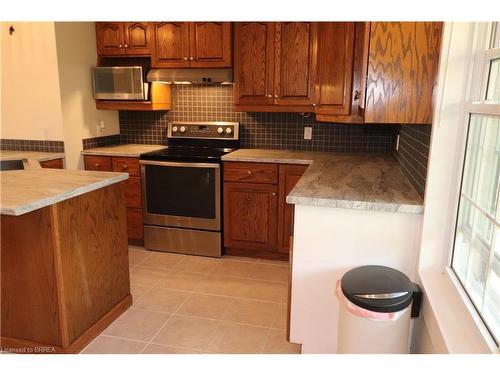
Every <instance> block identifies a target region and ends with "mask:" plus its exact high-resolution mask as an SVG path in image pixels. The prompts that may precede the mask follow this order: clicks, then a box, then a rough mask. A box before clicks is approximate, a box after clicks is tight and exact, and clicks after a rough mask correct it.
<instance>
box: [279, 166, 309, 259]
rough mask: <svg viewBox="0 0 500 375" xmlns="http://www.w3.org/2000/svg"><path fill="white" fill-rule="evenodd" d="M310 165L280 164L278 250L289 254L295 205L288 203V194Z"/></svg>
mask: <svg viewBox="0 0 500 375" xmlns="http://www.w3.org/2000/svg"><path fill="white" fill-rule="evenodd" d="M307 167H308V165H297V164H281V165H280V166H279V198H280V199H279V206H278V242H277V251H278V252H280V253H283V254H288V252H289V251H290V236H292V235H293V213H294V208H295V206H294V205H293V204H288V203H286V196H287V195H288V194H290V192H291V191H292V189H293V188H294V186H295V185H296V184H297V182H298V181H299V180H300V178H301V177H302V175H303V174H304V172H305V171H306V169H307Z"/></svg>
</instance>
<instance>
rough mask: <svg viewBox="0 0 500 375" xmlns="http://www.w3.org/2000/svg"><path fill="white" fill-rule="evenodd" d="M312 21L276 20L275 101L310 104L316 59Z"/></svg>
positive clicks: (315, 28) (287, 103) (277, 102)
mask: <svg viewBox="0 0 500 375" xmlns="http://www.w3.org/2000/svg"><path fill="white" fill-rule="evenodd" d="M317 30H318V25H317V23H315V22H277V24H276V38H275V51H274V54H275V64H274V99H275V101H274V104H278V105H310V104H313V103H314V98H313V88H314V75H315V71H316V61H317V53H316V49H317Z"/></svg>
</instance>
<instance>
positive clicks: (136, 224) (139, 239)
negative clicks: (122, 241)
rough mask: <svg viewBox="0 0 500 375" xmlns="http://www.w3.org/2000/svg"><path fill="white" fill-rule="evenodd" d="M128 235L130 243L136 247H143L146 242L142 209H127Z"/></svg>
mask: <svg viewBox="0 0 500 375" xmlns="http://www.w3.org/2000/svg"><path fill="white" fill-rule="evenodd" d="M127 233H128V242H130V243H132V244H135V245H142V243H143V241H144V224H143V221H142V208H129V207H127Z"/></svg>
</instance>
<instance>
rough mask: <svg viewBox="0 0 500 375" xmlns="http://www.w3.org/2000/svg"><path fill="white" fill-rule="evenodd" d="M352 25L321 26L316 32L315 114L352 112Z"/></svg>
mask: <svg viewBox="0 0 500 375" xmlns="http://www.w3.org/2000/svg"><path fill="white" fill-rule="evenodd" d="M354 27H355V24H354V22H320V23H319V31H318V72H317V82H316V110H315V112H316V113H317V114H329V115H348V114H350V112H351V102H352V95H353V91H352V83H353V64H354Z"/></svg>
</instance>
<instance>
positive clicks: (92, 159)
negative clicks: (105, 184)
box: [83, 155, 112, 172]
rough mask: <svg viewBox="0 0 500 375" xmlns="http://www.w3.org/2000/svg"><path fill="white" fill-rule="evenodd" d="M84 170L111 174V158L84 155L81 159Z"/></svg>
mask: <svg viewBox="0 0 500 375" xmlns="http://www.w3.org/2000/svg"><path fill="white" fill-rule="evenodd" d="M83 161H84V164H85V169H86V170H88V171H108V172H111V170H112V168H111V157H109V156H94V155H85V156H84V157H83Z"/></svg>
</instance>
